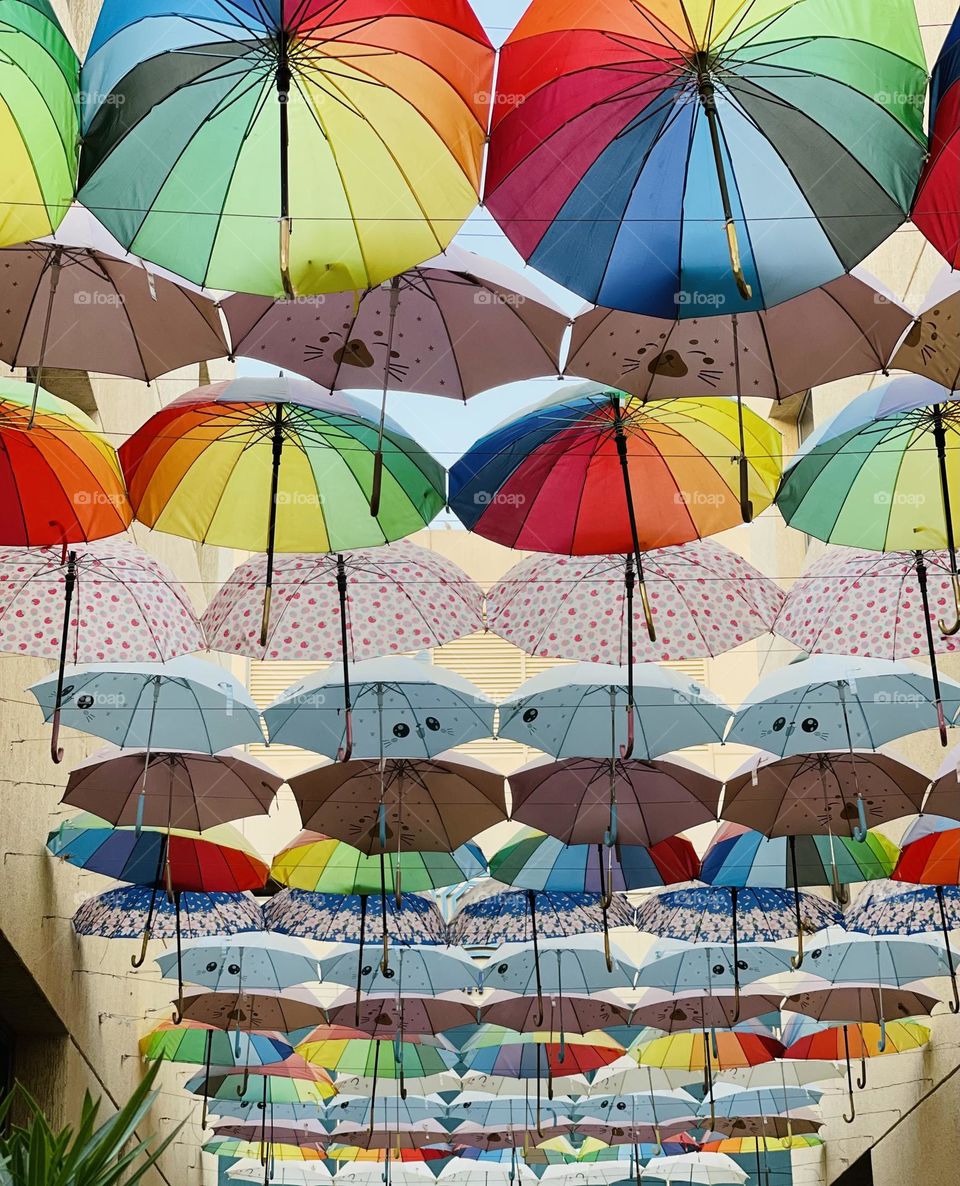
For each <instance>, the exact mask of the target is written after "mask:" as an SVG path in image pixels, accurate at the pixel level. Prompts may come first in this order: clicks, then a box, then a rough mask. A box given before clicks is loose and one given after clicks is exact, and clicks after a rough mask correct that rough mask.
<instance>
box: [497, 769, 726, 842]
mask: <svg viewBox="0 0 960 1186" xmlns="http://www.w3.org/2000/svg"><path fill="white" fill-rule="evenodd" d="M509 782H510V798H511V803H512V810H511V818H512V819H515V820H519V821H520V822H521V823H524V824H528V825H529V826H530V827H533V828H539V829H542V830H543V831H545V832H547V833H548V834H549V835H552V836H556V837H557V838H558V839H559V840H562V841H563V842H564V843H565V844H602V843H604V839H605V837H608V836H610V835H614V836H615V837H617V838H618V839H619V841H620V842H621V843H623V844H640V845H643V846H645V847H647V848H649V847H650V846H652V845H654V844H658V843H659V842H660V841H661V840H666V839H667V838H668V837H670V836H675V835H676V834H677V833H678V832H684V831H686V830H687V829H688V828H693V827H696V826H697V825H698V824H705V823H709V822H712V821H714V820H716V818H717V812H718V810H719V806H720V790H721V784H720V783H719V782H718V781H717V780H716V779H714V778H712V777H711V776H710V775H708V774H707V773H706V772H705V771H703V770H700V769H698V768H697V767H696V766H692V765H688V764H686V763H683V762H680V761H678V760H673V761H669V762H667V761H650V762H642V761H639V760H638V759H626V760H624V759H620V758H602V759H601V758H566V759H564V760H563V761H562V762H548V761H546V760H545V759H542V758H541V759H537V760H536V761H534V762H531V763H530V764H529V765H526V766H522V767H521V768H520V769H519V770H517V771H515V772H514V773H513V774H511V775H510V779H509Z"/></svg>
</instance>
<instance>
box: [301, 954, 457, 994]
mask: <svg viewBox="0 0 960 1186" xmlns="http://www.w3.org/2000/svg"><path fill="white" fill-rule="evenodd" d="M319 963H320V976H321V979H322V980H323V981H324V983H330V984H342V985H350V986H353V985H354V984H359V985H360V986H361V989H362V991H363V992H365V993H367V994H368V995H369V996H376V995H378V994H379V995H383V996H387V997H390V998H391V999H393V998H399V997H403V996H413V997H417V996H419V997H431V996H439V995H441V994H443V993H451V992H452V993H459V992H464V991H466V990H468V989H475V988H478V987H479V984H480V969H479V968H478V967H477V965H476V964H475V963H474V962H473V960H471V959H470V958H469V957H468V956H467V955H466V953H465V952H460V951H458V950H457V948H455V947H449V948H446V949H445V950H443V951H440V950H439V949H438V948H436V947H397V948H396V949H395V951H394V954H393V963H392V965H391V966H390V967H389V968H387V969H386V970H384V968H383V967H382V966H381V964H380V962H379V961H378V960H377V959H376V957H375V956H373V957H371V956H365V955H364V953H363V951H362V950H361V949H360V948H358V947H349V948H342V949H340V950H338V951H335V952H334V953H333V954H331V955H327V956H324V957H323V958H322V959H321V960H320V961H319Z"/></svg>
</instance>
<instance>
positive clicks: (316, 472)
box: [120, 378, 446, 713]
mask: <svg viewBox="0 0 960 1186" xmlns="http://www.w3.org/2000/svg"><path fill="white" fill-rule="evenodd" d="M120 457H121V461H122V464H123V468H124V472H125V474H126V476H127V481H128V484H129V487H130V492H131V501H132V503H133V507H134V510H135V512H136V515H137V518H138V519H139V520H140V522H141V523H145V524H146V525H147V526H148V527H152V528H155V529H156V530H157V531H165V532H168V533H169V534H171V535H179V536H183V537H185V538H186V539H193V540H198V541H200V542H201V543H208V544H215V545H218V546H220V547H226V548H242V549H244V550H245V551H251V552H254V551H255V552H265V553H266V556H267V565H266V572H265V579H264V585H265V593H264V602H263V617H262V621H261V628H260V639H261V644H262V645H263V644H265V643H266V639H267V635H268V628H269V621H270V600H271V594H272V589H273V557H274V555H275V553H276V552H304V551H306V552H337V553H341V552H342V551H343V550H344V549H346V548H363V547H369V546H375V545H378V544H383V543H388V542H390V541H391V540H396V539H400V538H402V537H403V536H406V535H411V534H412V533H413V532H415V531H419V530H420V529H421V528H423V527H426V526H427V525H428V524H429V523H430V521H431V520H432V519H433V518H434V517H435V516H436V515H437V514H438V513H439V511H440V510H441V509H442V508H443V505H444V503H445V501H446V495H445V481H444V471H443V468H442V466H441V465H440V464H439V463H438V462H437V461H435V460H434V459H433V458H432V457H431V456H430V455H429V454H428V453H426V452H425V451H424V450H423V449H422V448H421V447H420V446H419V445H418V444H417V443H416V442H415V441H413V440H412V439H411V438H410V437H408V436H407V435H406V434H405V432H404V431H403V429H402V428H401V427H400V426H399V425H398V424H396V423H394V421H392V420H385V421H384V429H383V431H382V432H381V431H380V430H379V429H378V427H377V420H376V412H375V410H374V409H373V408H372V407H371V406H370V405H369V404H365V403H362V402H361V401H359V400H354V399H351V398H350V397H348V396H345V395H342V394H339V393H338V394H335V395H334V394H331V393H330V392H328V391H326V390H324V389H323V388H321V387H316V386H315V385H314V384H312V383H307V382H306V381H305V380H293V379H282V378H281V379H234V380H233V381H229V382H225V383H214V384H213V385H212V386H209V387H199V388H197V389H196V390H195V391H191V392H188V393H187V394H186V395H183V396H181V397H180V398H179V399H176V400H174V401H173V403H172V404H168V405H167V407H165V408H164V409H163V410H162V411H160V412H157V413H156V415H154V416H152V417H151V418H150V419H149V420H148V421H147V422H146V424H144V425H142V426H141V427H140V428H139V429H138V430H137V432H135V433H134V434H133V436H132V437H130V439H129V440H128V441H126V442H125V444H124V445H123V447H122V448H121V451H120ZM381 490H382V493H383V502H382V505H381V502H380V493H381ZM374 503H376V513H375V514H374V513H373V510H374ZM336 580H337V591H338V594H339V601H340V629H341V641H342V652H343V656H344V661H345V662H346V656H347V652H348V645H347V637H346V630H347V623H346V591H347V585H346V564H345V561H343V559H342V557H340V556H338V561H337V571H336ZM344 680H345V682H346V684H347V697H346V698H347V702H348V703H347V711H348V713H349V674H348V672H347V670H346V667H345V669H344Z"/></svg>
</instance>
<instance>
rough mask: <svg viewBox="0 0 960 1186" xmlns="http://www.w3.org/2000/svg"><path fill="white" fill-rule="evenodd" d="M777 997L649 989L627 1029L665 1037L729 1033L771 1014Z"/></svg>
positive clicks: (711, 990)
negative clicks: (644, 1029) (656, 1032)
mask: <svg viewBox="0 0 960 1186" xmlns="http://www.w3.org/2000/svg"><path fill="white" fill-rule="evenodd" d="M780 1000H781V997H780V995H779V994H777V993H770V992H766V993H765V992H763V991H762V986H761V987H760V988H759V989H756V990H753V991H747V992H741V993H740V995H739V996H737V995H736V994H735V993H725V992H723V991H722V990H721V991H718V990H717V989H716V988H715V987H714V986H713V985H710V986H708V987H704V988H702V989H690V988H685V989H682V990H681V991H680V992H677V993H672V992H663V991H658V990H657V989H651V990H649V991H647V992H644V993H643V995H642V996H641V997H640V999H639V1001H637V1003H636V1005H635V1006H634V1009H633V1013H632V1014H631V1017H630V1024H631V1025H644V1026H649V1027H650V1028H651V1029H656V1030H662V1031H663V1032H664V1033H665V1034H673V1033H679V1032H681V1031H683V1030H710V1029H732V1028H733V1026H735V1025H737V1024H739V1023H740V1022H744V1021H751V1020H752V1019H753V1018H755V1017H764V1016H765V1015H767V1014H769V1013H775V1012H776V1011H777V1009H778V1008H779V1006H780Z"/></svg>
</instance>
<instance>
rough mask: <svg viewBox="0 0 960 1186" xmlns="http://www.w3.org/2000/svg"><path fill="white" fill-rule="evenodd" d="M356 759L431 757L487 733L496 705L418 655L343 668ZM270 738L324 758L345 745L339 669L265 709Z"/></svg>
mask: <svg viewBox="0 0 960 1186" xmlns="http://www.w3.org/2000/svg"><path fill="white" fill-rule="evenodd" d="M349 678H350V685H349V687H350V700H351V706H352V717H351V719H352V750H351V754H352V756H353V757H354V758H381V757H385V758H434V757H436V756H437V755H438V754H440V753H443V752H444V751H445V750H448V749H453V747H454V746H458V745H465V744H466V743H467V742H469V741H479V740H482V739H483V738H489V737H491V736H492V734H493V718H494V712H495V705H494V703H493V701H492V700H490V699H489V698H488V697H487V696H485V695H484V694H483V692H481V691H480V689H479V688H478V687H476V685H474V684H472V683H471V682H470V681H469V680H467V679H464V678H463V677H462V676H460V675H457V674H456V673H455V672H453V671H447V670H446V669H445V668H443V667H436V666H433V665H432V664H430V663H421V662H419V661H418V660H416V659H403V658H395V657H390V658H386V659H368V660H366V661H364V662H362V663H355V664H353V665H352V666H350V668H349ZM263 716H264V720H265V721H266V722H267V729H268V730H269V733H270V740H271V742H273V743H274V744H279V745H296V746H299V747H300V748H301V749H307V750H312V751H313V752H315V753H318V754H324V755H326V756H327V757H329V758H336V757H337V756H338V754H343V753H344V752H345V751H346V746H347V735H346V719H347V713H346V703H345V698H344V680H343V668H342V667H341V666H340V665H339V664H337V665H335V666H332V667H328V668H326V669H325V670H323V671H320V672H318V673H317V674H316V675H312V676H309V677H308V678H307V679H305V680H301V681H299V682H298V683H296V684H293V685H292V686H291V687H289V688H287V689H286V691H285V692H283V693H282V695H281V696H280V697H279V698H278V699H277V700H275V701H274V702H273V704H271V705H270V706H269V707H268V708H266V709H265V710H264V713H263Z"/></svg>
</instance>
